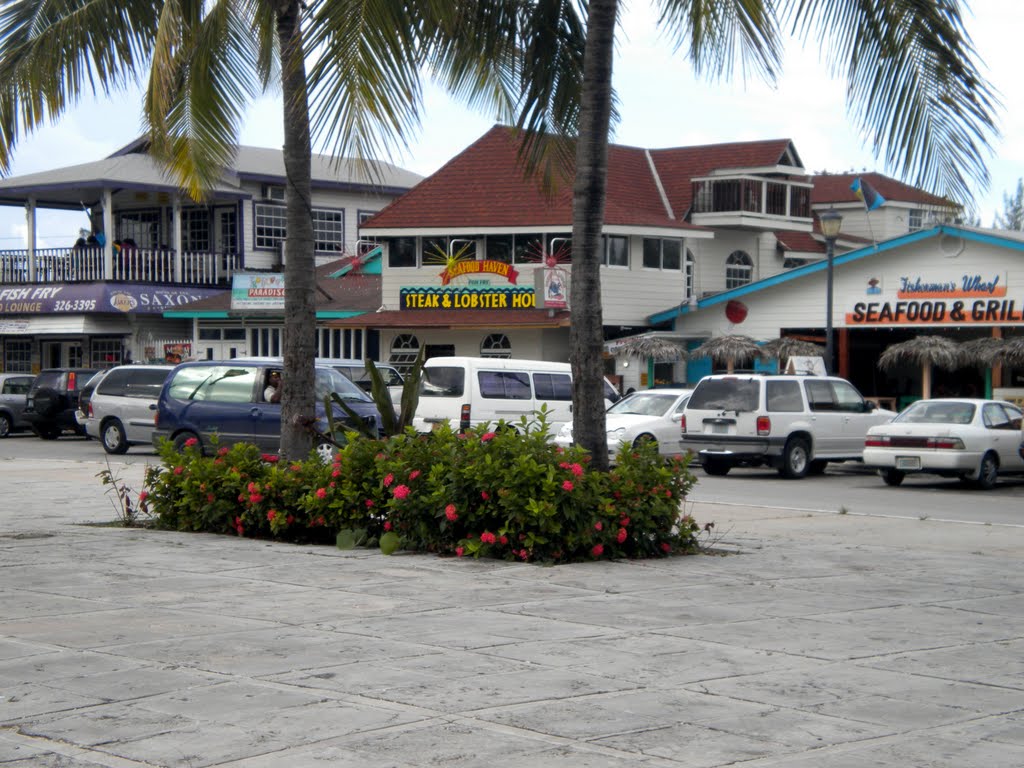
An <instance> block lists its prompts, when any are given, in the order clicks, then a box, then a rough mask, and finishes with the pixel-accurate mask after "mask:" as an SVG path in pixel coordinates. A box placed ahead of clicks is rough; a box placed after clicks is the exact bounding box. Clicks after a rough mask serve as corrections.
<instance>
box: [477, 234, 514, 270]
mask: <svg viewBox="0 0 1024 768" xmlns="http://www.w3.org/2000/svg"><path fill="white" fill-rule="evenodd" d="M514 240H515V237H514V236H513V235H488V236H487V238H486V240H485V241H484V256H485V258H487V259H488V260H490V261H503V262H505V263H506V264H511V263H512V246H513V242H514Z"/></svg>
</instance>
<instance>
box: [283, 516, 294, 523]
mask: <svg viewBox="0 0 1024 768" xmlns="http://www.w3.org/2000/svg"><path fill="white" fill-rule="evenodd" d="M284 521H285V523H287V524H288V525H291V524H292V523H294V522H295V515H288V517H286V518H285V519H284Z"/></svg>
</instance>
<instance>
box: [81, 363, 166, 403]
mask: <svg viewBox="0 0 1024 768" xmlns="http://www.w3.org/2000/svg"><path fill="white" fill-rule="evenodd" d="M166 380H167V370H166V369H162V368H119V369H117V370H115V371H111V372H110V373H109V374H107V375H106V376H105V377H104V378H103V381H101V382H100V385H99V387H97V388H96V393H97V394H100V395H114V396H117V397H139V398H152V399H155V398H158V397H160V390H161V389H162V388H163V386H164V381H166Z"/></svg>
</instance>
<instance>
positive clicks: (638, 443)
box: [633, 434, 658, 450]
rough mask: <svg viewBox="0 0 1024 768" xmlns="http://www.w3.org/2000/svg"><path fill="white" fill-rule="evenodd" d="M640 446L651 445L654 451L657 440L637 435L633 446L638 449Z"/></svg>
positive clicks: (652, 437) (648, 436)
mask: <svg viewBox="0 0 1024 768" xmlns="http://www.w3.org/2000/svg"><path fill="white" fill-rule="evenodd" d="M641 445H653V446H654V449H655V450H657V449H658V438H656V437H655V436H654V435H647V434H644V435H639V436H637V438H636V440H634V441H633V446H634V447H636V448H638V447H640V446H641Z"/></svg>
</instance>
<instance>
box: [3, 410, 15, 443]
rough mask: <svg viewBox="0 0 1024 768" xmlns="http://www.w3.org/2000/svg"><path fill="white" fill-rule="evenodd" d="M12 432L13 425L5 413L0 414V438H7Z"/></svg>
mask: <svg viewBox="0 0 1024 768" xmlns="http://www.w3.org/2000/svg"><path fill="white" fill-rule="evenodd" d="M13 430H14V423H13V422H12V421H11V417H10V416H8V415H7V414H6V413H0V438H4V437H9V436H10V434H11V432H12V431H13Z"/></svg>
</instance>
